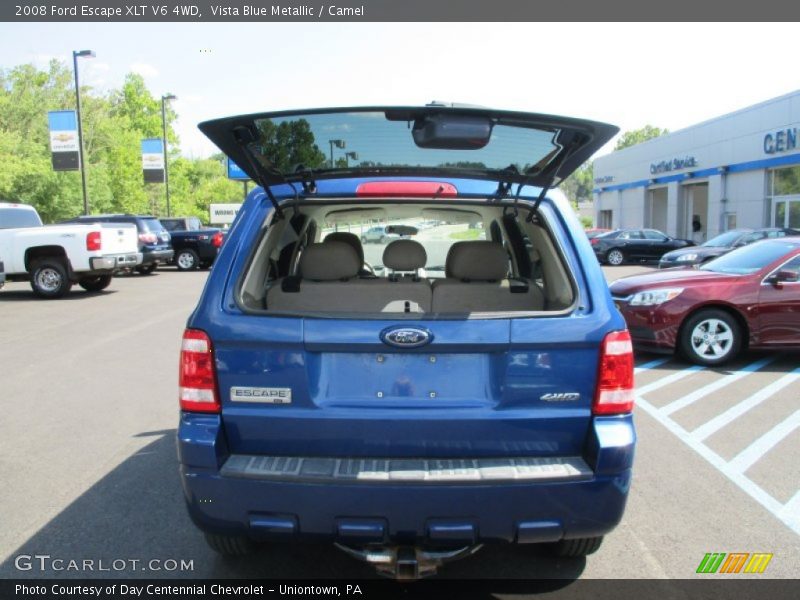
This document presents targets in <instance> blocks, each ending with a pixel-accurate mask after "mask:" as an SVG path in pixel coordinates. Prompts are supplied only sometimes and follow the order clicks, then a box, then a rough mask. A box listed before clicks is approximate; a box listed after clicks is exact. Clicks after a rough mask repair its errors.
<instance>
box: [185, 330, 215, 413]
mask: <svg viewBox="0 0 800 600" xmlns="http://www.w3.org/2000/svg"><path fill="white" fill-rule="evenodd" d="M178 385H179V386H180V392H179V397H180V405H181V410H188V411H191V412H206V413H218V412H219V411H220V405H219V398H218V397H217V372H216V367H215V366H214V349H213V347H212V346H211V340H210V339H209V337H208V335H206V333H205V332H204V331H199V330H197V329H187V330H186V331H184V332H183V343H182V344H181V365H180V375H179V378H178Z"/></svg>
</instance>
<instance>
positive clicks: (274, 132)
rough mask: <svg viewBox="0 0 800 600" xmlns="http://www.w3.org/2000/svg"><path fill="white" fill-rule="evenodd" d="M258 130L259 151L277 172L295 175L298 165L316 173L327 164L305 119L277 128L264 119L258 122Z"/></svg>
mask: <svg viewBox="0 0 800 600" xmlns="http://www.w3.org/2000/svg"><path fill="white" fill-rule="evenodd" d="M258 129H259V133H260V134H261V138H260V139H259V142H258V143H259V146H260V148H259V150H260V152H261V154H263V155H264V157H265V158H266V159H267V160H268V161H269V162H270V164H271V166H273V167H274V168H275V169H277V170H278V171H281V172H284V173H285V172H289V171H294V170H295V169H296V168H297V167H299V166H301V165H302V166H303V167H307V168H309V169H317V168H320V167H322V166H324V165H325V163H326V162H327V159H326V157H325V154H324V153H323V152H322V150H320V149H319V146H317V144H316V140H315V139H314V133H313V132H312V131H311V125H309V123H308V121H306V120H305V119H295V120H293V121H283V122H281V123H280V124H278V125H275V123H273V122H272V121H269V120H266V119H265V120H262V121H259V123H258Z"/></svg>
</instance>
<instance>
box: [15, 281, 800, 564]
mask: <svg viewBox="0 0 800 600" xmlns="http://www.w3.org/2000/svg"><path fill="white" fill-rule="evenodd" d="M645 268H646V267H617V268H607V269H606V273H607V277H608V278H609V280H612V279H614V278H616V277H619V276H621V275H623V274H629V273H632V272H635V271H638V270H643V269H645ZM205 278H206V274H205V273H204V272H189V273H179V272H177V271H176V270H174V269H170V268H167V269H161V270H159V271H157V272H156V273H155V274H154V275H152V276H150V277H142V276H131V277H120V278H117V279H115V280H114V282H113V283H112V285H111V286H110V288H109V289H108V290H107V291H106V292H104V293H101V294H96V295H89V294H86V293H84V292H82V291H73V292H72V293H71V294H70V295H69V297H68V298H67V299H65V300H61V301H51V302H46V301H39V300H35V299H34V297H33V295H32V293H31V291H30V287H29V286H28V285H27V284H21V283H13V284H8V285H7V286H6V288H4V289H3V290H2V291H0V339H2V340H3V344H2V346H0V365H2V379H3V382H2V396H0V397H1V398H2V403H3V417H2V419H0V447H1V448H2V452H0V481H2V482H3V491H2V493H0V515H1V516H2V517H1V519H2V526H0V577H6V578H8V577H43V576H58V577H84V576H92V575H96V576H104V577H107V576H125V577H164V576H167V577H195V578H197V577H281V578H290V579H291V578H311V577H343V578H356V577H372V576H373V571H372V570H371V569H370V568H368V567H367V566H365V565H362V564H360V563H358V562H355V561H353V560H352V559H350V558H349V557H347V556H345V555H344V554H342V553H341V552H339V551H338V550H336V549H334V548H332V547H330V546H301V547H292V548H277V549H265V550H263V551H262V552H261V553H259V554H257V555H255V556H253V557H248V558H247V559H245V560H238V561H237V560H229V559H223V558H221V557H218V556H217V555H215V554H214V553H213V552H212V551H210V550H209V549H208V548H207V547H206V545H205V543H204V541H203V539H202V536H201V534H200V533H198V532H197V531H196V530H195V529H194V527H193V526H192V525H191V523H190V521H189V519H188V517H187V515H186V513H185V510H184V507H183V500H182V493H181V489H180V482H179V479H178V474H177V458H176V454H175V443H174V435H175V428H176V420H177V400H176V391H175V386H176V373H177V361H178V352H179V347H180V337H181V332H182V329H183V327H184V324H185V321H186V318H187V317H188V315H189V313H190V311H191V310H192V308H193V306H194V303H195V301H196V299H197V297H198V296H199V294H200V291H201V289H202V286H203V284H204V281H205ZM799 359H800V355H799V354H761V353H748V354H746V355H744V356H741V357H740V358H739V359H737V361H736V362H735V363H734V364H732V365H730V366H729V367H727V368H724V369H701V368H698V367H692V366H690V365H688V364H686V363H684V362H682V361H680V360H677V359H674V358H671V357H665V356H659V355H648V354H642V355H638V356H637V361H636V363H637V387H638V395H639V402H638V406H637V408H636V418H637V427H638V433H639V445H638V449H637V458H636V465H635V475H634V483H633V486H632V489H631V494H630V499H629V505H628V509H627V512H626V515H625V518H624V520H623V522H622V524H621V525H620V526H619V527H618V529H617V530H616V531H615V532H614V533H613V534H611V535H610V536H608V537H607V539H606V541H605V543H604V545H603V547H602V548H601V549H600V551H599V552H598V553H597V554H595V555H592V556H590V557H588V559H585V560H584V559H580V560H565V559H561V560H555V559H551V558H548V557H547V556H545V555H544V554H542V553H541V552H538V551H536V550H534V549H515V548H512V547H505V546H499V547H493V548H489V547H485V548H483V549H482V550H481V551H480V552H479V553H478V554H476V555H474V556H473V557H470V558H468V559H464V560H462V561H459V562H456V563H452V564H450V565H448V566H447V567H445V568H444V569H443V570H442V571H441V575H440V576H441V577H452V578H471V577H480V578H510V577H514V578H523V579H528V578H543V577H559V578H567V579H572V578H639V577H641V578H689V577H694V576H696V575H695V571H696V569H697V567H698V565H699V563H700V561H701V560H702V559H703V557H704V555H705V554H706V553H708V552H753V553H754V552H765V553H772V554H773V555H774V556H773V558H772V560H771V562H770V563H769V565H768V568H767V569H766V571H765V572H764V573H763V574H762V575H757V576H758V577H776V578H778V577H780V578H793V577H796V575H797V565H798V564H800V491H799V490H800V460H798V458H799V457H800V392H798V390H800V385H798V379H800V369H798V365H800V360H799ZM21 554H30V555H34V554H40V555H42V554H46V555H50V556H51V557H53V558H61V559H66V560H73V559H74V560H84V559H94V560H100V559H103V560H104V561H106V563H107V564H108V563H111V561H114V560H119V559H122V560H125V561H131V560H140V561H142V563H147V562H148V561H150V560H152V559H158V560H161V561H166V560H168V559H172V560H177V561H180V560H184V561H192V566H193V569H192V570H187V571H180V570H178V571H165V570H160V571H153V570H146V568H145V570H142V569H143V567H142V563H138V564H137V566H136V567H132V566H130V565H127V566H126V567H125V568H124V569H121V570H119V571H111V572H102V573H100V572H94V573H93V572H75V571H52V570H48V569H46V570H44V571H41V570H39V569H38V568H32V569H31V570H28V571H20V570H18V569H17V568H16V567H15V557H17V556H19V555H21ZM744 576H745V575H741V574H740V575H735V576H734V575H732V576H731V577H744ZM705 577H708V575H706V576H705ZM715 577H725V576H724V575H716V576H715Z"/></svg>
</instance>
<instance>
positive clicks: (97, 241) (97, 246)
mask: <svg viewBox="0 0 800 600" xmlns="http://www.w3.org/2000/svg"><path fill="white" fill-rule="evenodd" d="M86 249H87V250H88V251H89V252H94V251H97V250H102V249H103V241H102V239H101V238H100V232H99V231H90V232H89V233H87V234H86Z"/></svg>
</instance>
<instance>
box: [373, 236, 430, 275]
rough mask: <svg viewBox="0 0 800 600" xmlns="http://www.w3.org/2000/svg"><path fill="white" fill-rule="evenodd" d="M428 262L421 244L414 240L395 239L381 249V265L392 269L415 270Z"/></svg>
mask: <svg viewBox="0 0 800 600" xmlns="http://www.w3.org/2000/svg"><path fill="white" fill-rule="evenodd" d="M426 262H428V254H427V253H426V252H425V248H423V247H422V244H420V243H419V242H415V241H414V240H395V241H393V242H392V243H390V244H389V245H388V246H386V249H385V250H384V251H383V266H384V267H389V268H390V269H392V270H393V271H416V270H417V269H421V268H422V267H424V266H425V263H426Z"/></svg>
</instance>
